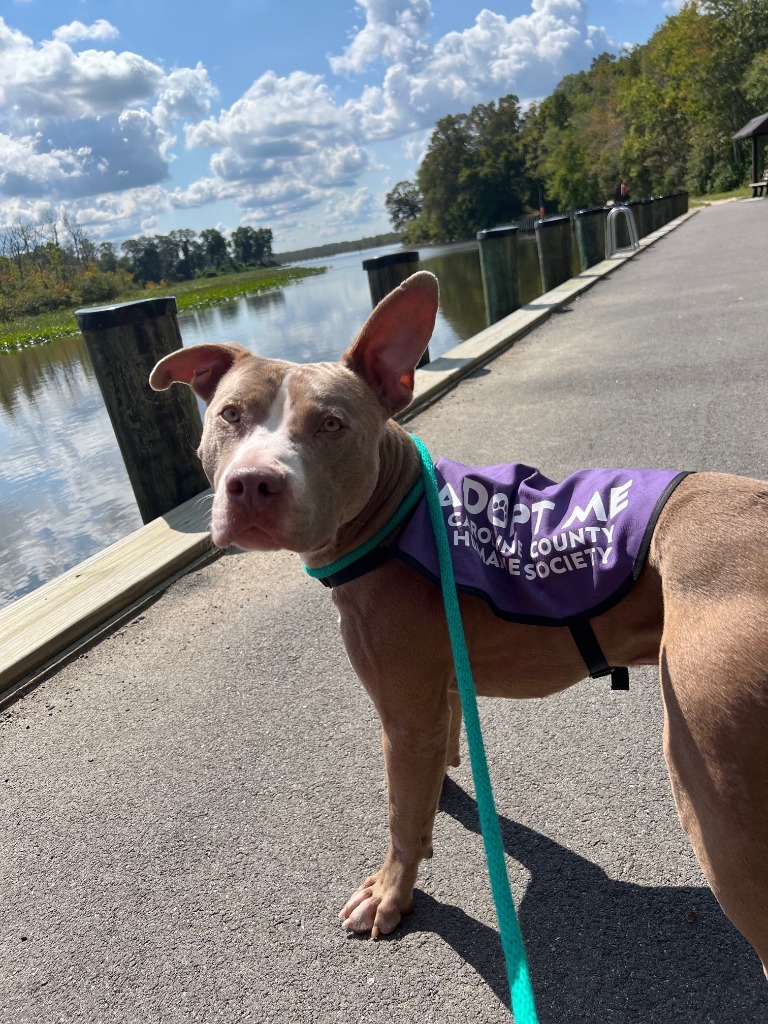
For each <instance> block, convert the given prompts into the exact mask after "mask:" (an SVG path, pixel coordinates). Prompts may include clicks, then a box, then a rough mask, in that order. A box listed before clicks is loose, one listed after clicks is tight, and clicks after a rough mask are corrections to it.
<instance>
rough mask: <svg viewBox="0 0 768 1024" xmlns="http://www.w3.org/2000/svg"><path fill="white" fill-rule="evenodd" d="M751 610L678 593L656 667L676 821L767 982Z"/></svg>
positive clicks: (739, 601) (767, 788) (758, 690)
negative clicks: (758, 961)
mask: <svg viewBox="0 0 768 1024" xmlns="http://www.w3.org/2000/svg"><path fill="white" fill-rule="evenodd" d="M757 611H758V608H757V605H756V602H754V599H745V598H744V596H743V595H739V596H733V597H732V598H730V599H726V600H724V599H720V600H713V599H712V595H711V594H710V595H707V596H705V597H702V596H698V595H696V596H694V595H691V594H689V595H688V596H687V598H681V596H680V594H679V593H677V594H676V595H675V597H674V600H671V601H669V602H668V603H667V611H666V621H665V626H664V638H663V642H662V649H661V666H660V667H661V685H662V693H663V699H664V711H665V715H664V754H665V757H666V761H667V766H668V769H669V775H670V780H671V783H672V790H673V793H674V797H675V803H676V805H677V809H678V812H679V815H680V819H681V821H682V823H683V826H684V828H685V830H686V832H687V833H688V836H689V838H690V840H691V843H692V845H693V848H694V850H695V852H696V855H697V857H698V859H699V862H700V864H701V866H702V868H703V870H704V873H705V874H706V876H707V879H708V881H709V883H710V885H711V886H712V890H713V892H714V894H715V896H716V897H717V899H718V901H719V903H720V905H721V907H722V908H723V910H724V911H725V913H726V914H727V915H728V917H729V918H730V920H731V921H732V922H733V924H734V925H735V926H736V927H737V928H738V930H739V931H740V932H741V933H742V935H744V937H745V938H746V939H747V940H748V941H749V942H750V943H751V944H752V946H753V947H754V948H755V950H756V951H757V953H758V955H759V956H760V958H761V960H762V962H763V970H764V971H766V977H768V756H766V738H767V737H768V640H766V638H765V621H764V619H763V621H760V622H759V621H757V620H758V618H759V617H760V616H759V615H757V614H756V612H757ZM762 611H763V612H765V609H762Z"/></svg>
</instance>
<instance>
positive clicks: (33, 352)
mask: <svg viewBox="0 0 768 1024" xmlns="http://www.w3.org/2000/svg"><path fill="white" fill-rule="evenodd" d="M520 241H521V242H523V243H524V244H522V245H521V246H520V256H521V288H522V292H523V294H522V299H523V302H528V301H531V299H533V298H534V297H536V296H537V295H538V294H540V290H541V285H540V282H539V277H538V262H537V259H536V247H535V243H534V242H533V240H523V239H521V240H520ZM396 248H397V247H389V248H385V249H376V250H367V251H364V252H356V253H346V254H344V255H342V256H337V257H333V258H331V259H325V260H315V261H311V262H310V263H308V264H307V265H313V264H314V265H318V266H326V267H328V268H329V269H328V271H327V273H325V274H323V275H320V276H317V277H311V278H306V279H304V280H302V281H297V282H295V283H293V284H291V285H288V286H287V287H285V288H282V289H278V290H275V291H271V292H266V293H262V294H254V295H252V296H247V297H243V298H240V299H238V300H237V301H233V302H230V303H227V304H225V305H222V306H217V307H214V308H211V309H206V310H204V311H200V312H191V313H185V314H182V315H180V317H179V325H180V328H181V334H182V337H183V339H184V343H185V344H186V345H194V344H198V343H200V342H202V341H238V342H240V343H241V344H243V345H245V346H246V347H247V348H249V349H250V350H251V351H253V352H255V353H256V354H257V355H261V356H272V357H278V358H285V359H291V360H294V361H296V362H314V361H318V360H328V359H336V358H338V356H339V355H340V354H341V352H342V351H343V350H344V349H345V348H346V346H347V345H348V344H349V342H350V341H352V339H353V338H354V336H355V335H356V333H357V331H358V329H359V328H360V326H361V325H362V323H363V321H364V320H365V318H366V316H367V315H368V313H369V312H370V309H371V299H370V293H369V290H368V278H367V274H365V273H364V271H363V269H362V260H364V259H369V258H370V257H372V256H376V255H381V254H383V253H385V252H392V251H395V250H396ZM420 257H421V263H420V266H421V267H422V268H423V269H425V270H431V271H432V272H433V273H435V274H436V275H437V277H438V278H439V280H440V286H441V307H440V313H439V315H438V321H437V325H436V328H435V333H434V335H433V339H432V342H431V343H430V353H431V355H432V357H435V356H438V355H441V354H442V353H443V352H446V351H447V350H448V349H449V348H452V347H453V346H454V345H456V344H457V343H458V342H460V341H464V340H465V339H467V338H469V337H471V336H472V335H473V334H476V333H477V332H478V331H480V330H482V329H483V328H484V327H485V326H486V316H485V307H484V303H483V292H482V281H481V275H480V264H479V258H478V254H477V245H476V243H461V244H457V245H452V246H443V247H435V248H425V249H422V250H421V251H420ZM0 452H1V453H2V457H1V458H0V607H2V606H3V605H6V604H9V603H10V602H11V601H14V600H16V599H18V598H19V597H21V596H22V595H24V594H26V593H29V592H30V591H31V590H34V589H35V588H36V587H39V586H40V585H41V584H43V583H46V582H47V581H48V580H50V579H52V578H53V577H55V576H57V575H59V574H60V573H62V572H65V571H66V570H67V569H70V568H71V567H72V566H74V565H76V564H77V563H78V562H81V561H83V559H85V558H88V557H89V556H90V555H93V554H95V553H96V552H98V551H100V550H101V549H103V548H105V547H107V546H108V545H109V544H112V543H114V542H115V541H117V540H119V539H120V538H121V537H124V536H125V535H126V534H128V533H130V532H131V531H133V530H136V529H138V528H139V527H140V526H141V525H142V522H141V517H140V516H139V512H138V509H137V507H136V503H135V501H134V498H133V492H132V490H131V486H130V483H129V481H128V476H127V474H126V471H125V468H124V466H123V463H122V459H121V457H120V452H119V450H118V447H117V442H116V441H115V437H114V434H113V432H112V426H111V424H110V422H109V418H108V416H107V413H106V410H105V408H104V404H103V401H102V398H101V394H100V392H99V387H98V384H97V382H96V379H95V377H94V374H93V370H92V368H91V363H90V359H89V357H88V352H87V350H86V348H85V343H84V341H83V339H82V338H81V337H75V338H67V339H64V340H62V341H58V342H52V343H49V344H47V345H40V346H36V347H31V348H28V349H24V350H22V351H18V352H8V353H5V352H2V353H0Z"/></svg>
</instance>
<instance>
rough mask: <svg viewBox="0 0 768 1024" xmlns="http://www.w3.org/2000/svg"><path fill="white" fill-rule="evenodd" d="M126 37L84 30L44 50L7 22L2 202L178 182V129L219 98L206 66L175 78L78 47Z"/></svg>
mask: <svg viewBox="0 0 768 1024" xmlns="http://www.w3.org/2000/svg"><path fill="white" fill-rule="evenodd" d="M116 34H117V30H116V29H115V28H114V27H113V26H112V25H110V24H109V22H107V21H104V20H103V19H102V20H99V21H96V22H94V24H93V25H90V26H86V25H84V24H83V23H82V22H77V21H76V22H72V23H71V24H69V25H64V26H62V27H60V28H58V29H56V30H55V31H54V32H53V33H52V38H51V39H48V40H43V41H42V42H40V43H39V44H35V43H34V42H33V41H32V40H31V39H30V38H28V37H27V36H25V35H24V34H23V33H21V32H17V31H14V30H13V29H11V28H9V27H8V26H7V25H6V23H5V21H4V20H3V19H2V18H0V139H1V140H2V146H1V147H0V198H2V197H8V199H16V200H18V199H19V198H24V197H25V198H26V199H27V200H28V202H29V203H30V208H32V204H34V203H35V202H36V200H37V199H38V198H41V197H44V198H45V199H47V201H48V202H49V203H50V202H54V203H56V202H66V201H69V200H77V199H83V198H84V197H91V196H97V195H101V196H103V195H106V194H110V193H115V192H123V191H127V190H130V189H137V188H138V189H143V188H145V187H147V186H149V185H154V184H159V183H160V182H163V181H166V180H167V179H168V178H169V162H170V160H171V159H172V158H173V155H174V153H173V150H174V146H175V143H176V136H175V135H174V134H173V132H174V129H175V126H176V125H177V124H179V123H188V122H190V121H196V120H199V119H200V118H201V117H204V116H206V115H207V114H208V113H209V111H210V107H211V103H212V101H213V99H214V97H215V96H216V90H215V88H214V86H213V84H212V83H211V81H210V79H209V77H208V72H207V71H206V69H205V68H204V67H203V66H202V64H198V65H197V66H196V67H194V68H177V69H175V70H173V71H171V72H170V73H169V74H166V73H165V71H164V70H163V68H162V67H160V66H159V65H158V64H156V63H153V62H152V61H149V60H147V59H146V58H144V57H142V56H140V55H139V54H135V53H130V52H128V51H124V52H120V53H116V52H115V51H113V50H102V49H86V50H82V51H76V50H74V49H73V48H72V45H71V44H72V43H74V42H76V41H78V40H83V39H91V40H98V41H100V40H105V39H110V38H113V37H114V36H115V35H116ZM169 202H170V200H169ZM118 206H119V204H118ZM3 209H5V210H6V211H7V209H9V207H5V204H4V205H3V208H2V209H0V218H2V219H6V217H4V216H3Z"/></svg>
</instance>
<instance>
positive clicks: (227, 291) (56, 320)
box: [0, 267, 325, 352]
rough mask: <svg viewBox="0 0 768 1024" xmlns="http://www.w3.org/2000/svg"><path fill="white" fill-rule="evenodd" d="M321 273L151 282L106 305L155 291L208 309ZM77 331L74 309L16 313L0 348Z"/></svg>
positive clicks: (297, 270) (283, 271)
mask: <svg viewBox="0 0 768 1024" xmlns="http://www.w3.org/2000/svg"><path fill="white" fill-rule="evenodd" d="M322 273H325V268H324V267H286V268H281V267H267V268H264V269H261V270H248V271H244V272H242V273H239V274H224V275H222V276H220V277H212V278H199V279H197V280H195V281H182V282H177V283H175V284H162V285H152V286H151V287H149V288H142V289H136V290H135V291H131V292H129V293H126V294H125V295H123V296H121V297H120V298H119V299H115V300H114V301H113V302H110V303H109V305H116V304H118V303H120V302H133V301H135V300H136V299H149V298H152V297H153V296H156V295H175V296H176V305H177V306H178V308H179V311H180V312H181V311H183V310H192V309H207V308H208V307H210V306H215V305H218V304H219V303H222V302H230V301H231V300H232V299H237V298H239V297H240V296H241V295H248V294H251V293H253V292H260V291H265V290H267V289H269V288H282V287H284V286H285V285H288V284H291V283H292V282H293V281H298V280H301V278H303V277H310V276H313V275H315V274H322ZM77 333H78V327H77V321H76V320H75V311H74V309H58V310H55V311H54V312H52V313H42V314H40V315H39V316H23V317H18V318H17V319H16V320H10V321H6V322H3V323H0V352H2V351H3V350H6V351H10V350H11V349H20V348H28V347H29V346H30V345H44V344H45V343H46V342H49V341H56V340H57V339H59V338H68V337H71V336H72V335H74V334H77Z"/></svg>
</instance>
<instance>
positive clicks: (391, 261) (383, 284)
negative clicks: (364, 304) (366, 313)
mask: <svg viewBox="0 0 768 1024" xmlns="http://www.w3.org/2000/svg"><path fill="white" fill-rule="evenodd" d="M418 269H419V254H418V253H417V252H390V253H387V254H386V256H374V257H373V258H372V259H370V260H363V270H365V271H367V273H368V287H369V288H370V290H371V302H372V303H373V305H374V306H378V304H379V303H380V302H381V300H382V299H383V298H384V296H385V295H389V293H390V292H393V291H394V290H395V288H397V287H398V285H401V284H402V283H403V281H405V280H406V278H408V277H410V276H411V274H415V273H416V271H417V270H418Z"/></svg>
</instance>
